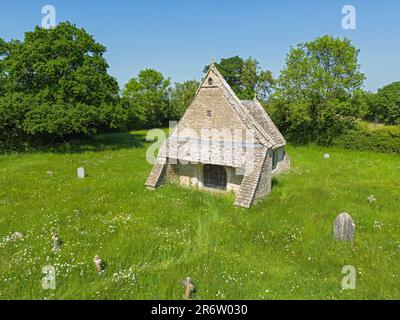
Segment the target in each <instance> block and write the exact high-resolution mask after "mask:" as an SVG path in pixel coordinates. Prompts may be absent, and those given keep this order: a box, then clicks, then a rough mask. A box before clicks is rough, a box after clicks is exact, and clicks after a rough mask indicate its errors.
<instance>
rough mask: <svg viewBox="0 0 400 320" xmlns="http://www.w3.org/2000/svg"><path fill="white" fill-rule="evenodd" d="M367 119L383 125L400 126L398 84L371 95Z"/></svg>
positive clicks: (392, 84) (395, 83)
mask: <svg viewBox="0 0 400 320" xmlns="http://www.w3.org/2000/svg"><path fill="white" fill-rule="evenodd" d="M368 107H369V113H368V117H369V118H370V119H372V120H377V121H379V122H382V123H385V124H397V125H399V124H400V82H393V83H391V84H388V85H387V86H384V87H383V88H381V89H379V90H378V92H377V93H376V94H371V95H370V96H369V99H368Z"/></svg>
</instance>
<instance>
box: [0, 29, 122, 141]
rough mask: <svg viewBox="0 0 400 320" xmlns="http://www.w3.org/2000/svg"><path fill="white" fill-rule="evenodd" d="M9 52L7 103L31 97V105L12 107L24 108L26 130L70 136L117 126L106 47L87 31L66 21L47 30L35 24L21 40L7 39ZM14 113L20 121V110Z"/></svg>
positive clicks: (5, 65) (3, 62)
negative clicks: (105, 57) (8, 40)
mask: <svg viewBox="0 0 400 320" xmlns="http://www.w3.org/2000/svg"><path fill="white" fill-rule="evenodd" d="M1 47H3V45H2V44H0V48H1ZM7 50H8V51H7V55H6V56H5V57H4V58H3V59H2V60H1V68H2V70H3V74H4V72H5V73H6V74H7V77H6V78H5V80H4V81H3V83H4V85H3V89H4V90H5V91H6V92H7V93H8V95H9V96H7V97H5V101H3V105H4V104H8V103H9V102H10V101H13V100H14V99H15V97H16V96H18V97H19V99H20V100H21V101H27V100H28V101H29V100H30V101H31V103H30V104H29V107H28V108H25V107H24V108H19V109H15V110H14V109H13V110H14V111H15V112H24V114H23V121H22V123H21V130H23V132H24V133H29V134H31V135H41V136H44V137H46V138H47V137H66V136H71V135H80V134H92V133H96V132H98V131H101V130H106V129H109V128H110V127H115V126H117V124H118V122H119V120H118V119H117V118H114V116H116V117H118V116H120V114H119V113H118V112H115V113H114V112H110V108H113V106H114V105H115V104H116V103H117V101H118V91H119V88H118V84H117V82H116V81H115V79H114V78H112V77H111V76H110V75H109V74H108V73H107V68H108V65H107V62H106V60H105V59H104V57H103V54H104V53H105V51H106V49H105V47H104V46H103V45H101V44H99V43H97V42H96V41H95V40H94V38H93V37H92V36H91V35H89V34H88V33H87V32H86V31H85V30H84V29H78V28H77V27H75V26H74V25H72V24H70V23H68V22H67V23H60V24H59V25H58V26H57V27H56V28H52V29H49V30H47V29H43V28H39V27H36V28H35V30H34V31H33V32H27V33H26V34H25V37H24V40H23V41H22V42H20V41H11V42H10V43H8V44H7ZM3 52H4V50H3ZM3 79H4V77H3ZM15 94H21V95H24V97H23V98H21V96H20V95H16V96H15ZM2 112H6V113H7V112H12V111H11V110H8V111H7V109H3V110H2ZM14 116H15V117H16V118H18V119H19V118H20V117H21V114H15V115H14ZM0 117H1V116H0ZM5 118H8V117H4V115H3V116H2V119H5Z"/></svg>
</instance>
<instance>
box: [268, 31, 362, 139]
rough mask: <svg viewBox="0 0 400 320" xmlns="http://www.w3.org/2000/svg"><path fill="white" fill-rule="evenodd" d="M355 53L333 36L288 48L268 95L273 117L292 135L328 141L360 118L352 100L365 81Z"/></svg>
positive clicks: (347, 44) (349, 46) (355, 104)
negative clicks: (270, 96) (275, 84)
mask: <svg viewBox="0 0 400 320" xmlns="http://www.w3.org/2000/svg"><path fill="white" fill-rule="evenodd" d="M358 54H359V50H358V49H356V48H355V47H354V46H353V45H352V44H351V43H350V40H348V39H346V38H345V39H343V40H341V39H339V38H333V37H331V36H323V37H320V38H317V39H316V40H314V41H311V42H306V43H300V44H299V45H297V47H295V48H292V49H291V51H290V52H289V54H288V55H287V57H286V65H285V68H284V69H283V70H282V72H281V75H280V77H279V78H278V81H277V86H276V91H275V92H274V94H273V96H272V102H273V103H272V114H273V118H274V120H275V121H276V122H277V124H278V125H279V127H280V128H281V129H282V130H283V131H284V133H285V134H286V135H288V137H289V138H290V139H293V140H320V141H321V140H324V141H328V140H329V139H331V138H332V137H334V136H335V135H336V134H339V133H340V132H341V131H342V130H343V129H344V128H345V127H346V126H348V125H351V124H352V122H353V121H354V119H355V118H356V117H357V116H359V114H360V104H357V103H351V102H352V99H353V98H354V95H356V94H358V93H359V91H360V89H361V86H362V84H363V81H364V74H362V73H361V71H360V66H359V64H358Z"/></svg>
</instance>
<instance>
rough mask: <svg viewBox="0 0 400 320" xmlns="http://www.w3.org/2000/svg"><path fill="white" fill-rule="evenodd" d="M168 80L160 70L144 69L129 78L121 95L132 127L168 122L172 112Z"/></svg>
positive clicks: (149, 126)
mask: <svg viewBox="0 0 400 320" xmlns="http://www.w3.org/2000/svg"><path fill="white" fill-rule="evenodd" d="M169 86H170V80H169V79H165V78H164V76H163V75H162V73H161V72H158V71H156V70H153V69H145V70H142V71H140V72H139V75H138V77H137V78H133V79H131V80H130V81H129V82H128V83H127V84H126V85H125V88H124V90H123V93H122V96H123V99H124V102H125V107H126V108H127V110H128V122H129V124H130V127H132V128H143V127H145V128H154V127H161V126H164V125H167V124H168V120H170V116H171V114H172V111H171V107H170V102H169Z"/></svg>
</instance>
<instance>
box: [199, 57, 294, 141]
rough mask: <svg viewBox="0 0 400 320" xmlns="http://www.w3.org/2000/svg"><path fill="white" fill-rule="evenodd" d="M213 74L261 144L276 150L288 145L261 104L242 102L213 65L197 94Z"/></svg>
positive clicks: (250, 101) (255, 100)
mask: <svg viewBox="0 0 400 320" xmlns="http://www.w3.org/2000/svg"><path fill="white" fill-rule="evenodd" d="M211 73H213V74H214V75H215V76H217V77H218V79H219V80H220V81H221V84H222V85H221V86H220V87H219V88H220V90H221V92H222V93H223V94H224V96H225V97H226V98H227V100H228V101H229V103H230V104H231V106H232V107H233V109H234V110H235V111H236V112H237V114H238V115H239V117H240V118H241V120H242V121H243V123H244V124H245V125H246V127H247V128H248V129H249V130H250V132H252V133H253V135H254V137H255V138H256V140H257V141H258V142H259V143H260V144H262V145H264V146H266V147H268V148H271V147H272V148H276V147H280V146H282V145H285V144H286V141H285V139H284V138H283V136H282V134H281V133H280V132H279V130H278V128H277V127H276V126H275V124H274V123H273V121H272V120H271V118H270V117H269V116H268V114H267V112H266V111H265V109H264V108H263V106H262V105H261V103H260V102H259V101H258V100H257V99H254V100H240V99H239V98H238V97H237V96H236V94H235V92H234V91H233V90H232V88H231V87H230V86H229V84H228V83H227V82H226V80H225V79H224V77H223V76H222V75H221V73H220V72H219V71H218V69H217V68H216V67H215V65H214V64H213V63H212V64H211V65H210V68H209V70H208V72H207V74H206V76H205V77H204V79H203V81H202V83H201V85H200V87H199V89H198V91H197V92H199V90H200V89H201V87H202V86H203V83H204V82H205V81H206V79H208V77H209V76H210V74H211ZM196 95H197V94H196Z"/></svg>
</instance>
